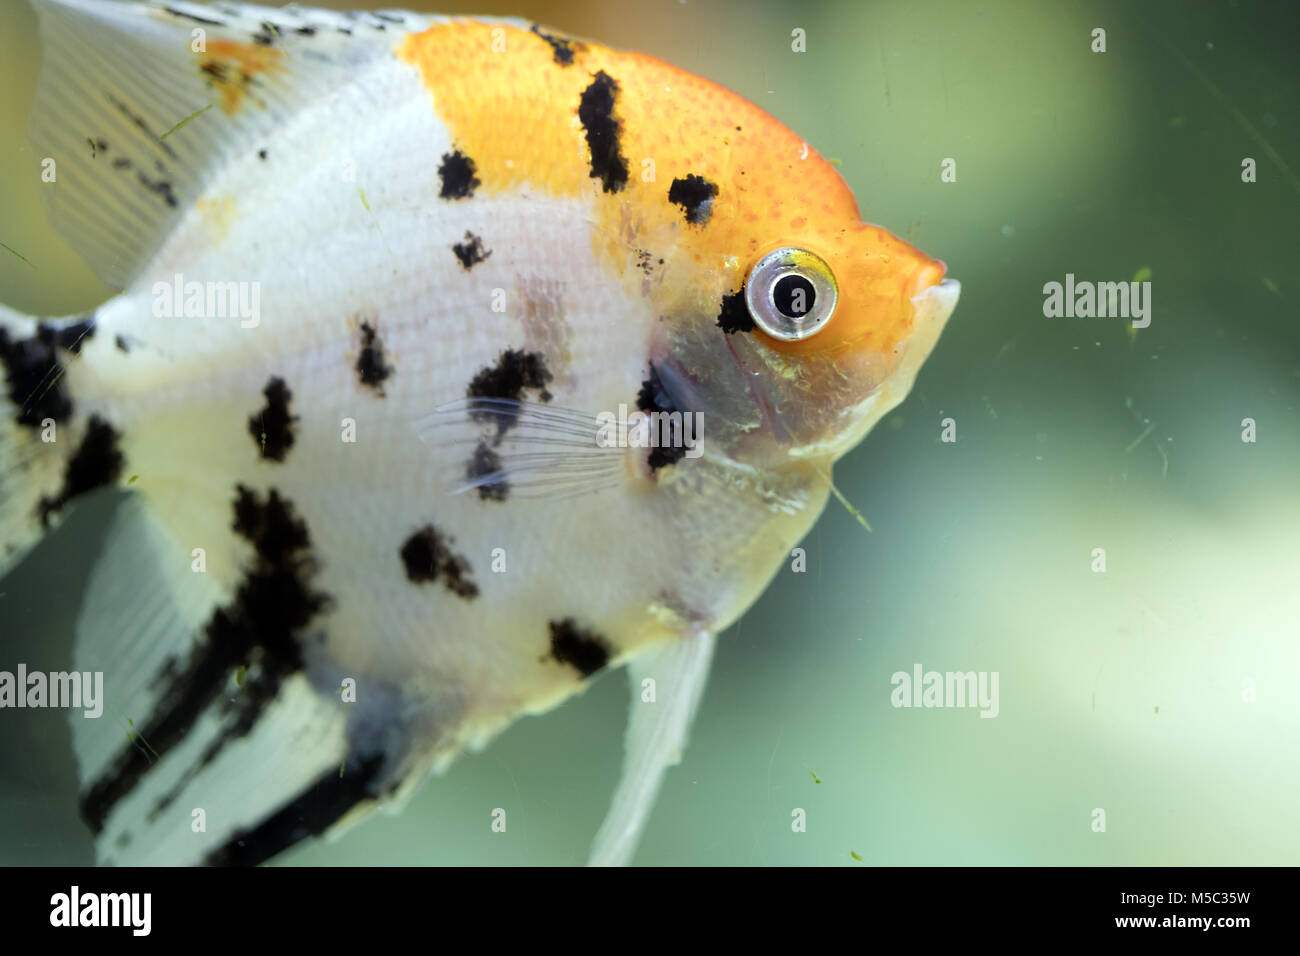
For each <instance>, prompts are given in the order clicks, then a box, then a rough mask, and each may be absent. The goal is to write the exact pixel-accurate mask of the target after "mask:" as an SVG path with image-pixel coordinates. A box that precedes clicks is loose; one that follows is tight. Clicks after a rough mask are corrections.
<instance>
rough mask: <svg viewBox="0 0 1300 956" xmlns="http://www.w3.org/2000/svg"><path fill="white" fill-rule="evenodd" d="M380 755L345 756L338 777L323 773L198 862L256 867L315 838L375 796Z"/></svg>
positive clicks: (237, 831)
mask: <svg viewBox="0 0 1300 956" xmlns="http://www.w3.org/2000/svg"><path fill="white" fill-rule="evenodd" d="M384 759H385V758H384V755H383V754H382V753H378V754H372V755H370V756H368V757H365V758H361V757H357V756H352V757H349V758H348V759H347V761H346V765H345V767H344V770H345V772H344V773H343V775H342V776H340V775H339V772H338V771H337V770H334V769H330V770H326V771H325V772H324V773H322V774H321V775H320V776H319V777H317V778H316V779H315V780H314V781H313V782H312V784H311V785H310V786H309V787H307V788H306V789H304V790H303V791H302V792H301V793H299V794H298V796H297V797H295V798H294V799H293V800H292V801H291V802H289V803H287V804H285V805H284V806H283V807H281V808H280V809H279V810H277V811H276V812H275V813H274V814H272V815H271V816H269V817H267V818H266V819H265V820H264V821H262V822H261V823H260V824H258V825H257V826H256V827H253V828H252V829H247V830H236V831H235V833H234V834H233V835H232V836H231V838H230V839H229V840H227V841H226V843H224V844H223V845H222V846H221V847H219V848H218V849H215V850H213V851H212V852H211V853H209V854H208V856H207V858H206V859H205V860H204V861H203V862H204V864H205V865H207V866H257V865H258V864H259V863H263V862H265V861H267V860H269V859H270V858H271V857H273V856H275V855H276V854H277V853H279V852H280V851H282V850H286V849H288V848H289V847H291V846H293V845H294V844H295V843H297V842H299V841H300V840H305V839H306V838H307V837H309V836H320V835H321V834H322V833H324V832H325V831H326V830H328V829H329V828H330V825H331V824H333V823H334V821H335V820H337V819H338V818H339V817H341V816H343V815H344V814H345V813H347V812H348V811H349V810H351V809H352V808H353V807H354V806H356V805H357V804H358V803H361V802H362V801H363V800H367V799H371V798H373V797H374V796H375V795H376V792H377V784H378V781H379V774H380V770H381V769H382V768H383V765H384Z"/></svg>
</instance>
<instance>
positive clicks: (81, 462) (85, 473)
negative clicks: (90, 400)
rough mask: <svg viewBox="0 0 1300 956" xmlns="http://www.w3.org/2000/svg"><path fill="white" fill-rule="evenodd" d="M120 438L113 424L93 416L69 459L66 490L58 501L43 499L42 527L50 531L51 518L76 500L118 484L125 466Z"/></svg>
mask: <svg viewBox="0 0 1300 956" xmlns="http://www.w3.org/2000/svg"><path fill="white" fill-rule="evenodd" d="M119 438H121V435H119V434H118V432H117V431H116V430H115V429H114V428H113V426H112V425H110V424H108V423H107V422H106V421H104V420H103V419H102V418H100V417H99V416H98V415H92V416H90V421H89V422H88V423H87V424H86V434H85V437H84V438H82V440H81V444H80V445H78V446H77V450H76V452H74V453H73V455H72V457H71V458H70V459H68V466H67V469H66V470H65V471H64V474H63V489H62V490H61V491H60V492H59V493H58V495H57V496H56V497H54V498H50V497H47V496H42V497H41V500H40V504H38V505H37V508H36V510H37V514H38V515H40V519H41V527H42V528H48V527H49V525H50V515H52V514H54V513H55V512H57V511H58V510H59V509H60V508H62V507H63V506H64V505H66V504H67V503H68V502H69V501H71V500H72V499H73V498H75V497H77V496H78V495H84V494H85V493H86V492H88V491H93V490H94V489H96V488H99V487H102V486H103V485H111V484H112V483H113V482H115V481H117V478H118V475H120V474H121V473H122V463H123V458H122V452H121V450H120V449H119V448H118V439H119Z"/></svg>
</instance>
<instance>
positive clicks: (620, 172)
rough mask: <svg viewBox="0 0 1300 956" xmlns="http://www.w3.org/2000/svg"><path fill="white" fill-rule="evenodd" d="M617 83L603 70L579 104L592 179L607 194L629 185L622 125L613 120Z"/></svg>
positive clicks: (579, 117)
mask: <svg viewBox="0 0 1300 956" xmlns="http://www.w3.org/2000/svg"><path fill="white" fill-rule="evenodd" d="M617 94H618V83H617V82H616V81H615V80H614V78H613V77H611V76H610V75H609V74H608V73H606V72H605V71H604V70H601V71H600V72H599V73H597V74H596V76H595V78H594V79H593V80H592V81H591V85H589V86H588V87H587V88H586V89H585V90H583V91H582V98H581V99H580V100H579V102H578V119H579V120H581V122H582V127H583V129H584V130H586V133H587V147H588V148H589V149H590V150H591V178H592V179H599V180H600V182H601V185H602V187H603V188H604V190H605V192H607V193H616V192H618V191H619V190H620V189H622V188H623V187H624V186H626V185H627V160H625V159H624V158H623V156H622V154H621V153H620V151H619V132H620V128H619V123H618V121H617V120H616V119H614V99H615V97H616V96H617Z"/></svg>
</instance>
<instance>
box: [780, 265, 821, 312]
mask: <svg viewBox="0 0 1300 956" xmlns="http://www.w3.org/2000/svg"><path fill="white" fill-rule="evenodd" d="M816 300H817V293H816V291H815V290H814V289H813V284H812V283H811V282H809V281H808V280H807V279H805V278H804V277H803V276H801V275H797V274H790V275H784V276H781V278H779V279H777V280H776V283H775V284H774V285H773V286H772V304H773V305H775V306H776V309H777V311H778V312H780V313H781V314H782V315H784V316H785V317H786V318H790V319H799V318H803V317H804V316H805V315H807V314H808V313H809V312H811V311H812V307H813V303H814V302H816Z"/></svg>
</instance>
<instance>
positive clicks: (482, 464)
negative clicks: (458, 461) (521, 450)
mask: <svg viewBox="0 0 1300 956" xmlns="http://www.w3.org/2000/svg"><path fill="white" fill-rule="evenodd" d="M500 470H501V456H500V455H498V454H497V453H496V452H495V451H493V450H492V448H491V446H490V445H488V443H487V439H486V438H484V439H481V440H480V441H479V443H478V447H477V448H475V449H474V454H473V455H472V456H471V457H470V460H469V464H468V465H466V466H465V477H466V478H468V479H469V480H470V481H473V480H474V479H476V478H482V477H483V476H485V475H493V474H496V473H497V472H498V471H500ZM478 496H479V498H481V499H482V500H483V501H505V500H506V498H508V497H509V496H510V483H509V482H508V481H506V480H505V478H498V479H496V480H495V481H491V482H487V483H486V484H481V485H479V486H478Z"/></svg>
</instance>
